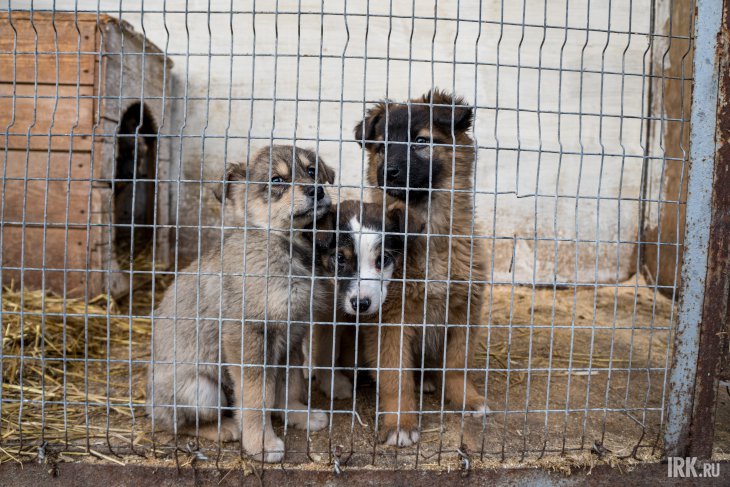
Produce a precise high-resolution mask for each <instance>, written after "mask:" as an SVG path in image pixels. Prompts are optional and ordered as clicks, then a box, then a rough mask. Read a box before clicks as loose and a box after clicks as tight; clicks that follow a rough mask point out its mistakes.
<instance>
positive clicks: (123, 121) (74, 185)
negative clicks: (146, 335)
mask: <svg viewBox="0 0 730 487" xmlns="http://www.w3.org/2000/svg"><path fill="white" fill-rule="evenodd" d="M170 67H171V61H170V60H169V59H167V57H166V56H165V55H164V53H163V52H162V51H161V50H160V49H159V48H157V47H156V46H155V45H154V44H152V43H151V42H149V41H148V40H147V39H145V37H144V36H142V35H140V34H139V33H136V32H134V30H133V29H132V28H131V26H129V25H128V24H126V23H124V22H119V21H117V20H116V19H114V18H112V17H109V16H104V15H102V16H97V15H92V14H74V13H54V14H51V13H39V12H3V13H0V178H1V181H0V182H1V183H2V186H1V187H0V191H1V193H0V196H1V198H2V199H1V200H0V227H1V230H2V231H1V232H0V239H1V240H0V247H1V248H2V271H1V272H2V282H3V285H8V284H9V283H10V282H13V283H14V286H15V287H16V288H18V287H20V286H21V282H22V286H23V288H24V289H40V288H43V289H45V290H51V291H54V292H57V293H59V294H65V295H68V296H82V297H83V296H85V297H87V298H91V297H94V296H96V295H98V294H102V293H107V292H110V293H111V294H112V295H120V294H123V293H125V292H126V291H127V290H128V287H129V283H130V281H131V279H130V275H129V272H128V268H129V261H130V260H131V259H130V257H129V255H130V252H131V255H132V257H133V258H135V257H137V256H138V255H139V254H140V252H142V251H143V250H148V248H149V246H150V245H151V244H152V243H153V242H152V240H153V238H154V241H155V243H156V245H155V252H154V255H155V262H154V265H155V267H156V268H160V267H164V266H165V265H166V264H167V262H168V259H169V228H168V215H169V211H168V206H169V202H168V199H169V197H168V185H167V184H163V183H160V182H159V181H161V180H162V181H164V180H167V179H169V165H170V149H169V139H168V138H165V137H160V134H162V133H164V131H165V130H166V127H164V123H165V122H167V121H168V120H170V117H169V112H168V111H169V106H168V104H167V103H166V100H165V97H166V96H167V94H168V93H169V83H170V76H169V69H170ZM132 235H133V236H134V239H133V241H134V244H133V246H132V245H130V241H131V240H132Z"/></svg>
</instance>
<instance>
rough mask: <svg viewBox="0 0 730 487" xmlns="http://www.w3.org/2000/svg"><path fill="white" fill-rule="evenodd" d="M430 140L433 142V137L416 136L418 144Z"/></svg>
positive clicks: (426, 142)
mask: <svg viewBox="0 0 730 487" xmlns="http://www.w3.org/2000/svg"><path fill="white" fill-rule="evenodd" d="M429 142H431V139H428V138H426V137H416V144H428V143H429Z"/></svg>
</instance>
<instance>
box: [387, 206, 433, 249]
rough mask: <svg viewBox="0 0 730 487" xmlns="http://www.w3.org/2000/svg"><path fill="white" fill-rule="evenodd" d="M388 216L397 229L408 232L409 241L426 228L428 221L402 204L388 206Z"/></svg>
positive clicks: (399, 231) (400, 231)
mask: <svg viewBox="0 0 730 487" xmlns="http://www.w3.org/2000/svg"><path fill="white" fill-rule="evenodd" d="M387 216H388V220H390V222H391V224H392V226H393V228H394V229H395V231H397V232H398V233H405V234H407V237H408V240H409V241H410V240H412V239H414V238H416V237H417V236H418V235H419V234H422V233H423V232H424V230H425V229H426V222H425V221H424V220H423V218H421V217H420V215H418V213H417V212H415V211H410V210H406V209H405V208H404V207H403V205H401V204H398V203H396V204H394V205H391V206H390V207H389V208H388V212H387ZM406 220H407V221H406ZM406 225H407V227H406Z"/></svg>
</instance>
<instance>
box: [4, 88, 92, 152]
mask: <svg viewBox="0 0 730 487" xmlns="http://www.w3.org/2000/svg"><path fill="white" fill-rule="evenodd" d="M36 88H37V92H36ZM57 90H58V93H56V91H57ZM92 96H93V88H92V87H90V86H81V87H79V88H77V87H76V86H58V87H56V86H49V85H39V86H37V87H35V86H33V85H15V86H13V85H9V84H0V149H2V148H4V147H5V146H6V145H7V146H8V147H9V148H10V149H25V148H26V147H30V149H31V150H47V149H48V147H49V143H50V146H51V149H52V150H64V151H67V150H69V149H70V148H72V147H73V151H74V152H76V151H89V150H91V129H92V120H93V115H94V99H93V98H92ZM6 130H7V133H8V134H13V135H9V136H8V137H6V135H5V134H6ZM72 130H73V134H74V136H73V137H71V136H70V134H71V131H72ZM29 131H30V135H31V136H30V137H28V136H27V135H26V134H28V132H29ZM49 132H50V133H52V134H57V135H53V136H52V137H48V134H49ZM6 139H9V140H6ZM72 144H73V145H72Z"/></svg>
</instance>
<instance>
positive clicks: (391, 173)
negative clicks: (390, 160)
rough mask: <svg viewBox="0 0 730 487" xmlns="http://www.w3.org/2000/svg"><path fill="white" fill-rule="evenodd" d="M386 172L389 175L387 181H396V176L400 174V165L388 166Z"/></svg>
mask: <svg viewBox="0 0 730 487" xmlns="http://www.w3.org/2000/svg"><path fill="white" fill-rule="evenodd" d="M386 173H387V176H388V179H387V180H386V182H391V181H395V178H397V177H398V175H399V174H400V168H398V166H395V167H394V166H388V169H387V171H386Z"/></svg>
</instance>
